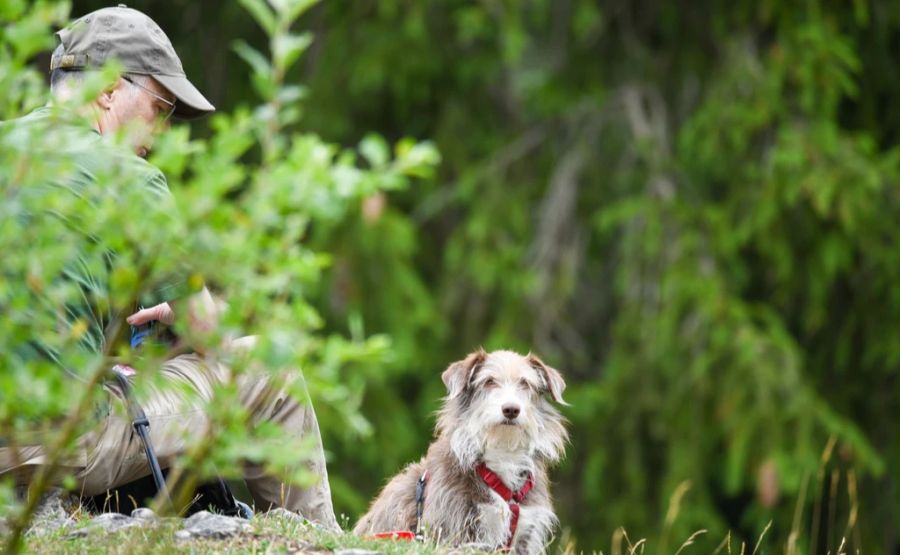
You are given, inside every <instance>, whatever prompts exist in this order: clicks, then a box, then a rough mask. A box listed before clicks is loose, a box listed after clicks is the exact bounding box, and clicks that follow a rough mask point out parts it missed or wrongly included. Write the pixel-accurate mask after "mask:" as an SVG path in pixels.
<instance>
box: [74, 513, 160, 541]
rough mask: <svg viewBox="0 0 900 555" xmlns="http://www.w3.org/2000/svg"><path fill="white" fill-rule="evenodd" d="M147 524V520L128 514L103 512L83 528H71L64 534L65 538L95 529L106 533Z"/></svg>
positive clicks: (91, 532)
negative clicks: (71, 529)
mask: <svg viewBox="0 0 900 555" xmlns="http://www.w3.org/2000/svg"><path fill="white" fill-rule="evenodd" d="M147 524H148V521H147V520H143V519H136V518H131V517H130V516H125V515H123V514H121V513H103V514H102V515H97V516H95V517H94V518H92V519H91V521H90V522H89V523H88V524H87V525H86V526H84V527H83V528H79V529H78V530H73V531H71V532H69V533H68V534H66V538H81V537H84V536H88V535H90V534H93V533H94V532H97V531H102V532H106V533H109V532H118V531H119V530H125V529H126V528H135V527H139V526H146V525H147Z"/></svg>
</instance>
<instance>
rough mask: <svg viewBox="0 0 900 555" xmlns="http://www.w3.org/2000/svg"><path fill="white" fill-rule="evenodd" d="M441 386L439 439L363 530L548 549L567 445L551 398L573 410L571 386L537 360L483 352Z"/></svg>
mask: <svg viewBox="0 0 900 555" xmlns="http://www.w3.org/2000/svg"><path fill="white" fill-rule="evenodd" d="M442 378H443V380H444V384H445V385H446V386H447V396H446V397H445V398H444V405H443V407H442V409H441V411H440V414H439V417H438V423H437V428H436V430H435V433H436V436H437V437H436V439H435V441H434V442H433V443H432V444H431V446H430V447H429V449H428V452H427V454H426V455H425V457H424V458H423V459H422V460H420V461H419V462H417V463H413V464H410V465H409V466H407V467H406V468H405V469H404V470H403V471H402V472H401V473H400V474H398V475H397V476H395V477H394V478H393V479H392V480H391V481H390V482H389V483H388V485H387V486H385V488H384V489H383V490H382V492H381V494H380V495H379V496H378V497H377V498H376V499H375V501H373V502H372V506H371V507H370V508H369V512H368V513H366V514H365V516H363V517H362V519H360V521H359V523H357V525H356V527H355V528H354V532H355V533H357V534H363V535H368V534H373V533H379V532H388V531H397V530H415V529H416V528H418V529H419V531H420V532H424V534H425V535H426V536H427V537H428V538H429V539H433V540H436V541H439V542H442V543H449V544H470V543H471V544H480V545H482V546H484V547H487V548H490V549H513V550H514V551H515V552H516V553H539V552H541V551H543V550H544V549H545V548H546V546H547V544H548V543H549V541H550V539H551V535H552V533H553V530H554V529H555V527H556V525H557V518H556V515H555V513H554V512H553V505H552V501H551V498H550V491H549V483H548V480H547V467H548V465H551V464H553V463H556V462H557V461H559V459H560V458H561V457H562V455H563V450H564V448H565V443H566V440H567V438H568V434H567V432H566V429H565V426H564V424H565V420H564V419H563V418H562V416H560V414H559V412H557V410H556V409H555V408H554V407H553V406H552V405H551V403H550V399H552V400H553V401H555V402H557V403H561V404H565V402H564V401H563V398H562V392H563V390H564V389H565V387H566V384H565V381H563V378H562V376H560V374H559V372H557V371H556V370H555V369H553V368H550V367H549V366H547V365H546V364H544V363H543V362H541V361H540V359H538V358H537V357H535V356H534V355H531V354H529V355H527V356H522V355H519V354H517V353H514V352H511V351H494V352H492V353H490V354H488V353H486V352H484V351H477V352H474V353H472V354H470V355H469V356H468V357H466V359H465V360H462V361H460V362H456V363H454V364H451V365H450V367H449V368H447V370H445V371H444V373H443V375H442ZM548 397H549V399H548ZM423 475H424V476H425V480H424V481H423V482H422V483H421V484H419V482H420V478H421V477H422V476H423ZM417 484H418V485H419V489H420V490H421V491H422V493H423V494H424V495H421V494H420V495H419V496H418V497H419V500H420V503H418V505H419V506H418V510H417V494H416V490H417ZM422 485H424V487H422ZM419 512H420V513H421V514H420V515H419V516H417V513H419Z"/></svg>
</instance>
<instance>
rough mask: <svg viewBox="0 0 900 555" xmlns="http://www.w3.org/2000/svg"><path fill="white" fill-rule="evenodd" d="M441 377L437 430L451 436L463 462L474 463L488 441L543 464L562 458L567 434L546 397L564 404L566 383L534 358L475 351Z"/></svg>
mask: <svg viewBox="0 0 900 555" xmlns="http://www.w3.org/2000/svg"><path fill="white" fill-rule="evenodd" d="M442 378H443V380H444V384H445V385H446V386H447V397H446V398H445V399H444V407H443V409H442V410H441V416H440V419H439V421H438V431H439V433H442V434H443V433H448V434H451V446H452V449H453V451H454V453H455V454H456V456H457V458H458V459H459V460H460V463H461V464H462V465H463V466H470V465H471V464H474V463H475V461H477V460H478V458H479V457H480V455H481V454H482V453H483V451H484V449H485V447H486V446H487V445H488V444H491V445H492V446H493V447H500V448H504V449H509V450H526V451H528V453H529V455H531V456H533V457H537V458H541V459H543V460H545V461H547V462H555V461H557V460H559V458H560V457H561V456H562V453H563V448H564V446H565V441H566V439H567V434H566V429H565V426H564V420H563V418H562V416H560V414H559V412H558V411H557V410H556V409H555V408H554V407H553V405H552V403H551V401H555V402H556V403H560V404H566V403H565V401H564V400H563V397H562V393H563V391H564V390H565V388H566V382H565V381H564V380H563V378H562V375H560V373H559V372H558V371H557V370H555V369H554V368H551V367H550V366H547V365H546V364H544V363H543V362H542V361H541V360H540V359H539V358H537V357H536V356H534V355H532V354H530V353H529V354H528V355H526V356H522V355H520V354H517V353H514V352H512V351H494V352H492V353H486V352H484V351H483V350H478V351H476V352H474V353H472V354H470V355H469V356H467V357H466V358H465V359H464V360H461V361H459V362H455V363H453V364H451V365H450V366H449V367H448V368H447V370H445V371H444V373H443V375H442Z"/></svg>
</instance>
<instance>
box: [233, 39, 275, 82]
mask: <svg viewBox="0 0 900 555" xmlns="http://www.w3.org/2000/svg"><path fill="white" fill-rule="evenodd" d="M231 48H232V49H233V50H234V51H235V53H236V54H237V55H238V56H240V57H241V58H242V59H243V60H244V61H245V62H247V64H248V65H249V66H250V67H251V68H252V69H253V72H254V73H256V74H257V75H260V76H263V77H265V78H267V79H271V78H272V66H271V65H270V64H269V60H267V59H266V57H265V56H263V55H262V53H260V51H259V50H257V49H255V48H253V47H252V46H250V45H249V44H247V43H246V42H244V41H242V40H236V41H234V43H232V45H231Z"/></svg>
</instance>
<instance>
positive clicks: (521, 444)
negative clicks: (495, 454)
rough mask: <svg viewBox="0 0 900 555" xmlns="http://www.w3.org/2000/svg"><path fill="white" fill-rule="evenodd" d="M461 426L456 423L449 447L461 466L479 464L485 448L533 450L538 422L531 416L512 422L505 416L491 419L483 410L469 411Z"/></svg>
mask: <svg viewBox="0 0 900 555" xmlns="http://www.w3.org/2000/svg"><path fill="white" fill-rule="evenodd" d="M463 417H464V418H463V419H462V421H461V422H460V425H459V426H455V427H454V429H453V432H452V434H451V436H450V448H451V449H452V451H453V454H454V455H456V458H457V460H458V461H459V465H460V467H462V468H471V467H473V466H475V464H477V463H478V462H479V461H480V460H481V458H482V456H483V455H484V452H485V450H486V449H494V450H500V451H509V452H522V451H525V452H527V453H528V454H529V455H530V454H531V453H532V452H533V451H534V448H533V446H532V444H533V443H534V434H533V432H532V429H534V428H536V423H535V422H534V421H533V420H531V419H529V418H520V419H519V420H517V421H514V422H509V421H506V420H504V419H496V418H494V419H488V418H487V416H486V415H484V414H480V411H477V410H475V411H469V412H467V413H465V414H464V415H463Z"/></svg>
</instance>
